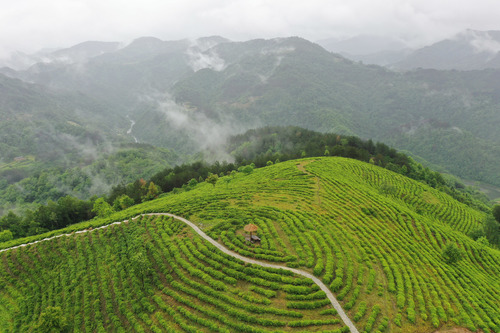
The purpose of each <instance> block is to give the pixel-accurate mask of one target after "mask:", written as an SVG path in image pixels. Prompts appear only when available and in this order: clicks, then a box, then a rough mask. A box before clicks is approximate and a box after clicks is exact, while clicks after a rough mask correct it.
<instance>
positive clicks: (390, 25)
mask: <svg viewBox="0 0 500 333" xmlns="http://www.w3.org/2000/svg"><path fill="white" fill-rule="evenodd" d="M0 9H1V11H0V22H1V23H0V40H1V41H2V42H1V43H0V59H1V58H6V57H8V56H9V54H11V53H12V52H15V51H20V52H24V53H28V54H29V53H34V52H37V51H39V50H41V49H54V48H67V47H70V46H73V45H76V44H78V43H81V42H85V41H116V42H124V43H128V42H130V41H132V40H134V39H136V38H139V37H142V36H153V37H157V38H159V39H162V40H179V39H184V38H189V39H195V38H199V37H204V36H212V35H219V36H223V37H225V38H228V39H231V40H234V41H240V40H249V39H254V38H274V37H288V36H299V37H303V38H306V39H308V40H311V41H314V42H316V41H318V40H321V39H326V38H331V37H334V38H342V39H345V38H349V37H353V36H357V35H374V36H384V37H390V38H393V39H396V40H399V41H402V42H404V43H406V44H408V45H409V46H412V47H420V46H424V45H428V44H430V43H433V42H435V41H438V40H440V39H444V38H447V37H450V36H453V35H455V34H457V33H459V32H461V31H464V30H466V29H473V30H500V24H499V23H498V18H497V15H496V13H498V12H499V10H500V3H497V2H493V1H491V0H480V1H476V2H452V1H440V2H435V1H431V0H424V1H417V0H406V1H400V0H397V1H396V0H383V1H377V2H376V3H375V2H372V1H368V0H355V1H350V2H349V3H344V2H343V1H326V0H314V1H309V2H307V3H304V2H299V1H282V0H278V1H273V2H267V1H248V0H236V1H229V0H218V1H217V0H216V1H206V0H196V1H186V2H182V3H181V2H174V1H158V0H144V1H141V2H140V3H139V2H131V1H127V2H123V1H117V0H111V1H106V2H102V1H97V0H86V1H83V0H74V1H71V2H69V1H65V0H49V1H44V2H43V3H41V2H37V1H34V0H25V1H22V2H2V3H0ZM495 9H498V10H495Z"/></svg>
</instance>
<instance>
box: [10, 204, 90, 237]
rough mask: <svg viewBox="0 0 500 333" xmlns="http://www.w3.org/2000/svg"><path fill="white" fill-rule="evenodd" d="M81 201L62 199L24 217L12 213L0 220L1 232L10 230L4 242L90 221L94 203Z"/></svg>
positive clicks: (41, 206)
mask: <svg viewBox="0 0 500 333" xmlns="http://www.w3.org/2000/svg"><path fill="white" fill-rule="evenodd" d="M94 201H95V198H92V199H90V200H80V199H77V198H75V197H72V196H66V197H62V198H60V199H59V200H57V202H54V201H49V202H48V203H47V204H46V205H40V206H38V208H37V209H36V210H34V211H33V210H27V211H26V212H25V213H24V215H23V216H19V215H17V214H15V213H14V212H12V211H9V213H7V215H5V216H3V217H2V218H1V219H0V230H2V231H4V232H5V231H7V230H9V231H10V233H11V236H10V237H9V236H7V235H8V234H7V233H6V234H5V236H4V240H9V238H19V237H25V236H32V235H37V234H41V233H44V232H47V231H50V230H56V229H60V228H64V227H66V226H68V225H70V224H73V223H77V222H81V221H85V220H90V219H92V218H93V217H94V216H95V213H94V212H92V207H93V202H94Z"/></svg>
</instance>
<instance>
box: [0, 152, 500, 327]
mask: <svg viewBox="0 0 500 333" xmlns="http://www.w3.org/2000/svg"><path fill="white" fill-rule="evenodd" d="M146 212H170V213H173V214H176V215H180V216H183V217H186V218H188V219H190V220H191V221H193V222H195V223H196V224H197V225H199V226H200V227H201V228H202V229H203V230H205V231H206V232H207V233H208V234H209V235H210V236H211V237H213V238H214V239H217V240H219V241H220V242H221V243H223V244H225V245H226V247H228V248H230V249H232V250H234V251H236V252H238V253H240V254H241V255H243V256H245V257H252V258H256V259H259V260H263V261H269V262H273V263H282V264H286V265H287V266H289V267H298V268H300V269H302V270H305V271H309V272H311V273H313V274H314V275H316V276H318V277H319V278H320V279H321V280H322V281H323V282H324V283H325V284H327V285H328V286H330V289H331V290H332V291H333V292H334V293H335V295H336V297H337V298H338V300H339V301H340V302H341V304H342V307H343V308H344V310H346V311H347V313H348V315H349V317H350V318H351V320H353V321H354V322H355V324H356V326H357V328H358V330H359V331H360V332H365V331H366V332H378V331H381V332H434V331H435V330H436V329H444V328H446V327H465V328H468V329H469V330H472V331H477V330H483V331H485V332H498V331H499V330H500V311H499V308H500V301H499V300H500V280H499V279H498V277H499V276H500V252H499V251H498V250H494V249H491V248H489V247H485V246H481V244H479V243H478V242H475V241H473V240H471V239H470V238H469V237H467V236H466V235H465V234H464V233H467V232H469V231H471V230H473V229H475V228H477V227H478V226H479V225H480V223H481V221H482V220H483V218H484V217H485V214H484V213H482V212H478V211H475V210H473V209H471V208H469V207H468V206H466V205H463V204H461V203H458V202H456V201H455V200H453V199H452V198H451V197H449V196H447V195H446V194H443V193H442V192H439V191H437V190H434V189H432V188H430V187H428V186H426V185H424V184H421V183H419V182H416V181H413V180H411V179H409V178H406V177H404V176H401V175H399V174H396V173H393V172H391V171H388V170H385V169H382V168H379V167H377V166H374V165H371V164H369V163H364V162H360V161H356V160H351V159H345V158H337V157H331V158H312V159H304V160H295V161H289V162H282V163H278V164H275V165H272V166H269V167H266V168H261V169H256V170H255V171H253V172H252V173H250V174H248V175H247V174H244V173H237V174H236V175H234V176H225V177H222V178H220V179H219V181H218V183H217V184H216V185H215V186H212V185H210V184H208V183H201V184H199V185H197V186H196V188H194V189H193V190H191V191H187V192H182V193H180V194H169V195H166V196H164V197H163V198H160V199H157V200H154V201H151V202H147V203H144V204H141V205H138V206H134V207H132V208H130V209H128V210H125V211H122V212H119V213H116V214H115V215H114V216H111V217H109V218H107V219H106V220H96V221H94V222H92V223H90V224H89V223H85V224H81V225H73V226H71V227H70V228H68V229H67V230H77V229H78V228H80V229H83V228H88V227H89V225H93V226H94V227H96V226H98V225H100V224H101V225H102V224H105V223H109V222H111V221H117V220H122V219H124V218H128V217H133V216H136V215H137V214H139V213H146ZM248 223H253V224H256V225H257V226H258V227H259V231H258V235H259V236H260V237H261V239H262V241H261V244H260V246H257V245H248V244H246V243H245V240H244V236H243V226H244V225H246V224H248ZM449 244H454V245H455V246H456V247H458V248H459V249H460V250H461V251H462V252H461V253H462V259H461V260H459V261H457V262H454V263H451V262H450V261H447V260H446V258H445V256H443V249H444V248H445V247H446V246H447V245H449ZM0 257H1V261H0V264H1V265H2V269H1V270H0V330H1V331H24V332H30V331H34V330H35V327H36V325H37V324H38V322H40V318H42V319H43V318H45V317H46V316H47V312H48V311H49V310H50V309H52V310H53V312H54V313H56V314H57V313H58V309H59V308H60V309H61V311H60V313H59V314H61V315H62V316H63V317H64V319H65V321H66V322H67V327H68V328H69V330H70V331H74V332H81V331H85V332H94V331H97V332H101V331H110V332H124V331H127V332H128V331H137V332H143V331H144V332H151V331H152V332H164V331H167V332H168V331H188V332H200V331H201V332H203V331H205V332H208V331H223V332H233V331H244V332H260V331H290V332H297V331H307V332H311V331H328V332H330V331H334V332H340V331H344V330H345V328H344V326H343V323H342V321H341V320H340V319H339V316H338V315H337V314H335V312H334V311H332V310H331V305H330V303H329V302H328V301H327V300H325V295H324V294H322V293H321V292H318V291H317V290H318V289H317V286H316V285H315V284H313V283H312V281H311V280H308V279H304V278H301V277H299V276H295V275H290V273H288V272H284V271H282V270H279V271H278V270H273V269H264V268H259V267H254V266H249V265H244V264H243V263H242V262H240V261H238V260H236V259H232V258H231V257H229V256H226V255H224V254H222V253H221V252H220V251H218V250H216V249H215V248H213V247H212V245H210V244H209V243H207V242H206V241H202V240H201V238H200V237H198V236H197V235H196V234H195V233H194V232H193V231H192V229H191V228H189V227H187V226H185V225H184V224H182V223H181V222H178V221H175V220H171V219H170V218H166V217H142V218H139V219H138V220H135V221H133V222H129V223H124V224H119V225H114V226H112V227H108V228H105V229H99V230H95V231H92V232H88V233H84V234H79V235H74V236H69V237H61V238H57V239H56V240H51V241H46V242H42V243H40V244H37V245H33V246H28V247H24V248H19V249H16V250H10V251H7V252H2V253H0ZM49 306H52V307H55V309H54V308H49V310H47V307H49ZM42 313H43V316H41V314H42Z"/></svg>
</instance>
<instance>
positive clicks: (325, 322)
mask: <svg viewBox="0 0 500 333" xmlns="http://www.w3.org/2000/svg"><path fill="white" fill-rule="evenodd" d="M2 257H3V258H4V259H5V260H4V261H3V262H2V265H3V266H2V270H1V273H0V282H1V286H2V289H0V295H1V298H0V313H1V315H0V318H1V319H3V320H1V321H0V330H2V331H22V332H32V331H33V332H35V331H38V330H33V328H34V327H36V324H37V323H39V324H38V325H39V326H38V327H40V331H43V332H52V331H54V332H55V331H56V330H55V329H56V328H58V327H59V328H61V329H62V328H65V327H68V329H70V330H71V331H73V332H94V331H97V332H109V331H116V332H131V331H132V332H174V331H187V332H199V331H217V332H234V331H241V332H266V331H273V332H276V331H282V330H286V331H290V332H295V331H297V332H298V331H301V330H302V331H303V330H304V329H305V330H308V331H328V332H339V333H340V332H345V331H346V330H345V328H344V327H343V326H342V325H341V324H340V322H341V321H340V319H339V318H338V317H337V316H336V315H335V314H330V315H328V316H327V318H325V315H321V314H320V313H319V312H320V311H321V310H324V309H328V308H330V307H331V305H329V304H330V303H329V301H328V300H326V302H322V304H321V305H319V306H317V305H314V306H313V305H311V306H308V304H315V303H316V302H318V301H316V300H303V301H300V304H301V306H300V307H290V306H288V305H290V304H291V303H289V302H287V301H285V300H286V299H287V298H288V297H293V296H294V295H297V293H296V291H295V289H294V288H293V287H294V286H295V285H297V284H298V285H301V286H303V288H305V290H306V291H311V290H317V286H316V285H314V283H313V282H312V281H311V280H308V279H303V278H300V277H297V276H294V275H293V273H290V272H287V271H284V270H276V269H265V268H262V267H259V266H253V265H245V264H244V263H242V262H241V261H239V260H236V259H234V258H232V257H230V256H227V255H224V254H222V253H220V252H218V251H215V249H214V247H213V246H212V245H211V244H209V243H208V242H206V241H203V240H202V239H201V238H200V237H199V236H198V235H196V234H194V233H193V232H192V231H191V229H190V228H189V227H186V226H185V225H184V224H183V223H181V222H178V221H175V220H173V219H170V218H167V217H141V218H139V219H137V220H134V221H133V222H129V223H124V224H120V225H115V226H112V227H108V228H105V229H101V230H97V231H93V232H91V233H86V234H82V235H78V236H76V235H75V236H72V237H63V238H58V239H57V240H54V241H49V242H43V243H40V244H39V245H37V246H30V247H27V248H23V249H19V250H14V251H9V252H7V253H3V254H2ZM257 291H258V292H257ZM266 295H267V296H266ZM320 296H321V297H318V298H322V299H323V300H325V299H326V296H325V295H324V294H323V295H320ZM308 309H312V310H308ZM18 311H20V312H18ZM328 317H329V318H328ZM39 318H40V319H39ZM42 328H43V329H42ZM58 332H59V331H58ZM61 332H62V330H61Z"/></svg>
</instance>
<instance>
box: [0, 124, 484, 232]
mask: <svg viewBox="0 0 500 333" xmlns="http://www.w3.org/2000/svg"><path fill="white" fill-rule="evenodd" d="M229 141H230V143H229V144H228V146H227V147H226V150H227V152H229V153H231V154H232V155H233V156H234V159H235V160H234V162H232V163H228V162H222V163H221V162H215V163H213V164H211V165H209V164H207V163H205V162H194V163H191V164H183V165H179V166H176V167H173V168H170V167H169V168H166V169H164V170H162V171H160V172H158V173H156V174H155V175H153V176H152V177H151V179H149V180H148V181H145V180H144V179H142V178H141V179H138V180H136V181H134V182H132V183H129V184H121V185H118V186H115V187H113V188H112V190H111V191H110V192H109V193H108V195H105V196H103V197H102V198H101V199H98V198H97V197H93V198H91V199H90V200H80V199H77V198H74V197H70V196H66V197H63V198H60V199H59V200H58V201H57V202H53V201H49V203H48V204H47V205H42V206H39V207H38V208H37V209H36V210H34V211H30V210H28V211H27V212H26V213H25V214H24V216H18V215H16V214H15V213H13V212H9V213H8V214H7V215H5V216H4V217H2V218H1V219H0V232H1V231H7V230H9V232H7V233H6V234H5V236H4V238H5V239H4V240H8V239H10V237H14V238H19V237H24V236H31V235H35V234H40V233H43V232H46V231H50V230H55V229H60V228H63V227H65V226H67V225H70V224H74V223H77V222H81V221H85V220H88V219H91V218H93V217H95V216H96V215H97V216H106V215H109V214H111V213H112V212H113V211H119V210H122V209H125V208H128V207H130V206H131V205H134V204H139V203H141V202H144V201H147V200H152V199H154V198H157V197H158V196H159V195H160V194H161V193H166V192H171V191H173V190H175V191H180V190H189V189H191V188H193V187H194V186H195V185H196V184H198V183H200V182H203V181H205V179H207V177H208V176H209V175H211V174H213V175H220V176H224V175H227V174H229V173H231V172H235V171H242V172H246V173H248V172H251V171H252V168H254V167H257V168H259V167H264V166H266V165H270V164H273V163H278V162H280V161H287V160H292V159H298V158H305V157H319V156H341V157H347V158H353V159H357V160H360V161H365V162H368V163H372V164H375V165H378V166H381V167H384V168H386V169H389V170H392V171H395V172H398V173H400V174H403V175H406V176H408V177H410V178H413V179H415V180H418V181H421V182H424V183H426V184H428V185H430V186H432V187H434V188H437V189H440V190H442V191H444V192H446V193H448V194H449V195H451V196H452V197H454V198H455V199H457V200H459V201H461V202H463V203H465V204H468V205H470V206H473V207H475V208H478V209H481V210H483V211H489V210H490V208H489V207H488V206H486V205H485V204H484V203H482V202H480V201H478V200H475V199H474V198H473V197H472V196H471V195H470V194H468V193H466V192H465V191H464V189H463V188H462V186H460V184H447V182H446V181H445V180H444V178H443V177H442V176H441V174H440V173H438V172H434V171H431V170H430V169H428V168H424V167H423V166H422V165H420V164H418V163H416V162H415V161H413V160H412V159H411V158H410V157H408V156H407V155H405V154H403V153H399V152H397V151H396V150H395V149H394V148H390V147H389V146H387V145H385V144H383V143H379V142H377V143H374V142H373V141H372V140H367V141H365V140H361V139H360V138H358V137H355V136H343V135H338V134H333V133H318V132H314V131H310V130H306V129H303V128H299V127H264V128H260V129H256V130H250V131H248V132H246V133H245V134H242V135H237V136H235V137H233V138H231V139H230V140H229ZM250 166H251V167H250ZM96 203H97V205H96ZM9 233H11V235H10V234H9ZM2 235H3V234H0V241H2V239H1V238H2Z"/></svg>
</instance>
